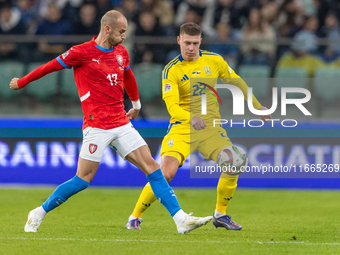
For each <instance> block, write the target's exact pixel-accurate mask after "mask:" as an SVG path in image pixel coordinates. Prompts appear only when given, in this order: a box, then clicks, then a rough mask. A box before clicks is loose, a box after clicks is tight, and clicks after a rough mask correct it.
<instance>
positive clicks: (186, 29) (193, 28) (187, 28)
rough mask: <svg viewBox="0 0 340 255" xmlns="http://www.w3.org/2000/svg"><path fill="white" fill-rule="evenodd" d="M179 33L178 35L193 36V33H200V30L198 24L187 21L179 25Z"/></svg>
mask: <svg viewBox="0 0 340 255" xmlns="http://www.w3.org/2000/svg"><path fill="white" fill-rule="evenodd" d="M179 34H180V35H182V34H187V35H191V36H195V35H201V34H202V31H201V27H200V26H199V25H197V24H196V23H193V22H189V23H185V24H183V25H182V26H181V28H180V30H179Z"/></svg>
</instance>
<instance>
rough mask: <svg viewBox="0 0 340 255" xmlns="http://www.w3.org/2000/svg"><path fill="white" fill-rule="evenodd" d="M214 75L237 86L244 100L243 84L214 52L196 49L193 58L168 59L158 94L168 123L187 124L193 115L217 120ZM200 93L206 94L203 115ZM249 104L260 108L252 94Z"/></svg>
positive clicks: (217, 105)
mask: <svg viewBox="0 0 340 255" xmlns="http://www.w3.org/2000/svg"><path fill="white" fill-rule="evenodd" d="M218 78H221V79H222V81H223V82H224V83H229V84H233V85H235V86H237V87H239V88H240V89H241V90H242V92H243V95H244V98H245V99H247V96H248V86H247V84H246V83H245V82H244V81H243V80H242V79H241V78H240V76H238V75H237V74H236V73H235V72H234V70H232V69H231V68H230V67H229V65H228V63H227V62H226V61H225V60H224V59H223V58H222V57H221V56H220V55H218V54H216V53H213V52H209V51H203V50H200V51H199V58H198V59H197V60H196V61H193V62H187V61H185V60H184V59H183V58H182V56H181V55H178V56H177V57H176V58H174V59H173V60H172V61H170V62H169V63H168V64H167V65H166V66H165V68H164V69H163V72H162V95H163V100H164V101H165V102H166V105H167V108H168V111H169V114H170V115H171V120H170V123H182V124H187V125H188V126H189V125H190V121H191V119H192V117H194V116H195V115H197V116H199V117H201V118H202V119H203V120H205V121H206V122H207V121H209V120H211V119H220V118H221V117H220V112H219V104H218V98H217V96H216V94H215V92H214V91H212V90H211V88H214V86H215V84H216V83H217V79H218ZM202 94H209V95H206V99H207V114H206V115H202V114H201V100H202V97H201V96H202ZM253 105H254V108H255V109H259V108H260V107H261V104H260V103H259V102H258V101H257V99H256V98H255V96H254V95H253Z"/></svg>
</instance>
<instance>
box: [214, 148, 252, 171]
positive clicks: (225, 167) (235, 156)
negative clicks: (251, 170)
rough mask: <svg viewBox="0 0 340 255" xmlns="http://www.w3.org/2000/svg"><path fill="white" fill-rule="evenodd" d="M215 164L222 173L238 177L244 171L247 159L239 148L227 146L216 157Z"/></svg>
mask: <svg viewBox="0 0 340 255" xmlns="http://www.w3.org/2000/svg"><path fill="white" fill-rule="evenodd" d="M217 163H218V165H219V166H220V167H221V170H222V171H223V172H225V173H227V174H229V175H239V174H241V173H243V172H244V170H245V169H246V166H247V165H248V157H247V154H246V152H245V151H244V150H243V149H242V148H241V147H239V146H228V147H226V148H224V149H223V150H222V151H221V152H220V154H219V155H218V159H217Z"/></svg>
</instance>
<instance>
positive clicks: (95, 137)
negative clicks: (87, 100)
mask: <svg viewBox="0 0 340 255" xmlns="http://www.w3.org/2000/svg"><path fill="white" fill-rule="evenodd" d="M108 145H109V146H110V147H111V148H112V149H114V150H115V151H116V152H117V153H118V154H119V155H120V156H121V157H122V158H123V159H125V157H126V156H127V155H128V154H129V153H130V152H132V151H134V150H136V149H138V148H139V147H141V146H143V145H146V142H145V141H144V139H143V138H142V137H141V136H140V134H139V133H138V131H137V130H136V129H135V128H134V127H133V126H132V124H131V123H128V124H126V125H124V126H121V127H117V128H113V129H108V130H106V129H100V128H94V127H87V128H85V129H84V130H83V145H82V147H81V151H80V155H79V157H81V158H83V159H87V160H91V161H95V162H100V160H101V158H102V156H103V153H104V151H105V149H106V147H107V146H108Z"/></svg>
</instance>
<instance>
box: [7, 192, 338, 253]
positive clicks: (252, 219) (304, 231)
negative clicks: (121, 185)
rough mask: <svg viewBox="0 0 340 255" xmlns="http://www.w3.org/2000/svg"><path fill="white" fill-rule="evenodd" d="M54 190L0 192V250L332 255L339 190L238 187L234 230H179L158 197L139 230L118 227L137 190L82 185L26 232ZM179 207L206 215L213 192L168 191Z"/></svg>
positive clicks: (335, 244)
mask: <svg viewBox="0 0 340 255" xmlns="http://www.w3.org/2000/svg"><path fill="white" fill-rule="evenodd" d="M52 191H53V189H40V188H27V189H26V188H25V189H9V188H2V189H0V222H1V223H0V254H6V255H7V254H36V255H38V254H72V255H76V254H137V255H141V254H159V255H167V254H171V255H174V254H339V253H340V217H339V216H340V203H339V201H340V192H334V191H297V190H293V191H292V190H245V189H243V190H242V189H239V190H237V191H236V193H235V194H234V198H233V200H232V202H231V204H230V205H229V207H228V210H227V213H228V214H230V215H231V216H232V219H233V220H235V221H236V222H237V223H239V224H241V225H242V226H243V229H242V230H241V231H227V230H225V229H222V228H218V229H215V228H214V226H213V225H212V223H209V224H208V225H206V226H204V227H202V228H200V229H197V230H194V231H192V232H191V233H190V234H188V235H179V234H177V232H176V227H175V224H174V223H173V220H172V219H171V217H170V216H169V215H168V213H167V211H166V210H165V209H164V208H163V207H162V205H160V204H159V203H158V202H157V201H156V202H155V203H154V205H153V206H152V207H151V208H149V209H148V211H147V212H146V213H145V214H144V217H143V220H144V222H143V223H142V225H141V226H142V230H141V231H139V230H126V229H125V228H124V227H125V224H126V222H127V218H128V216H129V215H130V213H131V211H132V209H133V207H134V205H135V202H136V200H137V198H138V195H139V193H140V189H99V188H89V189H87V190H85V191H83V192H81V193H79V194H77V195H76V196H74V197H71V198H70V199H69V201H68V202H66V203H65V204H63V205H62V206H61V207H59V208H57V209H56V210H54V211H53V212H51V213H49V214H48V215H47V216H46V218H45V219H44V221H43V223H42V225H41V226H40V229H39V231H38V232H37V233H25V232H24V225H25V222H26V220H27V214H28V212H29V211H30V210H31V209H33V208H35V207H36V206H39V205H40V204H41V203H42V202H43V201H44V200H45V199H46V198H47V197H48V196H49V194H50V193H51V192H52ZM175 191H176V194H177V197H178V199H179V201H180V203H181V205H182V207H183V209H184V211H186V212H188V213H189V212H191V211H192V212H194V215H197V216H207V215H211V214H212V212H213V211H214V208H215V200H216V194H215V193H216V191H215V190H213V189H200V190H198V189H187V190H184V189H175Z"/></svg>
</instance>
